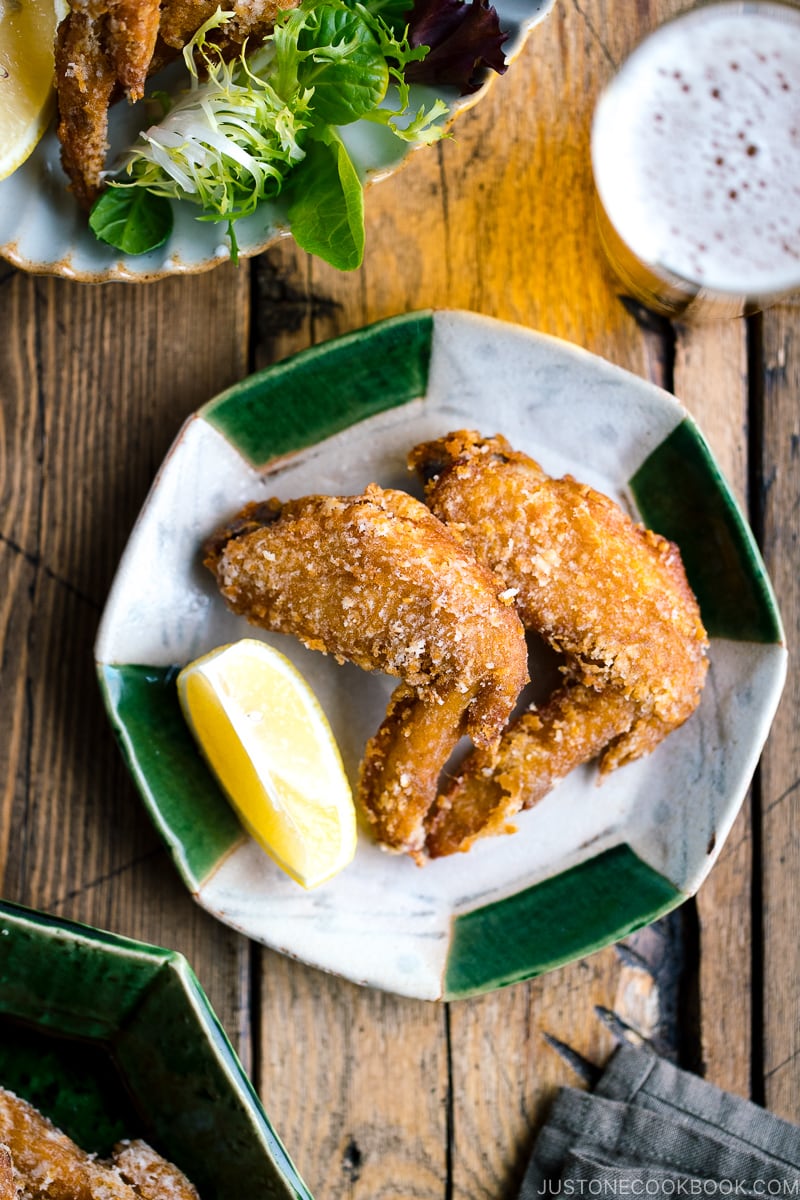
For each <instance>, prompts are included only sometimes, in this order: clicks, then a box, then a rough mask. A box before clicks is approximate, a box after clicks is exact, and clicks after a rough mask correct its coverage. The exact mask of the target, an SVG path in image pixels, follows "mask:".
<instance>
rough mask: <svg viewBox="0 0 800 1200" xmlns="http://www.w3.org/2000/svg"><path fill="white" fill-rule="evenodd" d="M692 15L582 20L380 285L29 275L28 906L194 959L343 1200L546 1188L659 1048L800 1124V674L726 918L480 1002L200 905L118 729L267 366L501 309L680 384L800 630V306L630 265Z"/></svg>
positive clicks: (302, 1153) (407, 208)
mask: <svg viewBox="0 0 800 1200" xmlns="http://www.w3.org/2000/svg"><path fill="white" fill-rule="evenodd" d="M683 7H684V4H683V0H637V3H636V4H635V5H631V4H630V3H627V2H626V0H560V3H559V4H558V5H557V7H556V10H555V11H554V13H553V14H552V16H551V17H550V18H549V19H548V21H547V22H546V23H545V24H544V25H543V26H542V27H541V28H540V29H538V30H537V31H535V33H534V34H533V36H532V37H531V39H530V42H529V44H528V47H527V48H526V50H525V51H524V53H523V54H522V56H521V57H520V58H519V59H518V61H517V62H516V63H515V64H514V66H513V68H512V70H511V71H510V72H509V73H508V75H507V76H506V77H505V78H504V79H502V80H501V81H499V82H498V84H497V85H496V86H495V87H494V88H493V89H492V90H491V92H490V93H489V95H488V96H487V97H486V98H485V99H484V100H483V101H482V102H481V104H480V105H479V106H478V107H477V108H476V109H474V110H472V111H471V112H469V113H468V114H465V115H464V116H463V117H462V118H461V120H460V121H459V123H458V125H457V126H456V130H455V136H454V138H452V139H451V140H448V141H447V142H445V143H444V144H442V145H441V146H439V147H438V148H436V149H433V150H430V151H426V152H422V153H419V154H417V155H414V156H413V158H412V160H411V161H410V162H409V164H408V165H407V166H406V167H405V169H404V170H403V171H402V172H400V173H399V174H398V175H397V176H395V177H394V178H392V179H390V180H388V181H386V182H383V183H381V184H380V185H378V186H376V187H374V188H373V189H372V190H371V192H370V194H369V198H368V205H367V207H368V218H367V235H368V250H367V255H366V259H365V262H364V266H363V267H362V268H361V270H359V271H358V272H356V273H355V274H352V275H348V276H344V275H337V274H336V273H335V272H333V271H331V270H329V269H327V268H325V267H324V266H320V265H319V264H318V263H315V262H312V261H310V260H309V259H308V258H307V257H306V256H305V255H303V254H300V253H299V252H298V251H297V250H296V249H295V248H294V246H293V244H292V243H291V242H288V241H286V242H282V243H280V244H279V245H277V246H276V247H274V248H273V249H271V250H270V251H268V252H267V253H265V254H264V255H262V256H261V257H260V258H259V259H257V260H255V261H254V262H252V263H250V264H246V265H244V266H242V267H241V268H240V269H239V270H238V271H237V270H235V269H233V268H231V267H229V266H225V267H221V268H219V269H217V270H216V271H214V272H212V273H211V274H209V275H206V276H201V277H195V278H187V279H183V280H180V279H178V280H171V281H168V282H163V283H158V284H151V285H146V286H124V285H107V286H103V287H91V286H83V285H77V284H72V283H68V282H64V281H58V280H57V281H53V280H46V279H35V278H30V277H25V276H23V275H21V274H18V273H16V272H14V271H13V270H11V269H10V268H7V267H5V266H2V265H0V328H2V329H3V331H4V336H3V338H2V339H0V638H2V648H3V649H2V658H0V694H2V697H3V705H2V714H1V715H0V777H1V778H2V789H3V790H2V807H0V871H2V885H1V889H2V895H3V896H4V897H6V898H8V899H11V900H16V901H20V902H23V903H26V904H30V905H34V906H37V907H40V908H43V909H46V910H48V911H52V912H56V913H60V914H63V915H65V916H69V917H73V918H76V919H79V920H82V921H87V922H90V923H93V924H96V925H99V926H101V927H104V928H107V929H112V930H115V931H118V932H120V933H123V934H130V935H133V936H135V937H138V938H142V939H146V940H149V941H153V942H156V943H161V944H165V945H170V946H174V947H176V948H177V949H180V950H182V951H183V952H184V953H185V954H186V955H187V956H188V957H189V959H190V960H191V962H192V964H193V965H194V967H195V969H196V971H197V973H198V975H199V977H200V979H201V981H202V983H203V984H204V986H205V988H206V990H207V992H208V993H209V996H210V998H211V1000H212V1003H213V1004H214V1006H215V1008H216V1010H217V1012H218V1014H219V1016H220V1018H221V1020H222V1022H223V1024H224V1025H225V1026H226V1028H227V1030H228V1031H229V1033H230V1035H231V1037H232V1039H233V1041H234V1043H235V1044H236V1046H237V1047H238V1049H239V1051H240V1054H241V1057H242V1060H243V1062H244V1064H245V1066H246V1068H247V1069H248V1070H249V1071H251V1073H252V1074H253V1077H254V1079H255V1081H256V1084H257V1086H258V1088H259V1090H260V1092H261V1094H262V1096H263V1098H264V1100H265V1103H266V1106H267V1109H268V1111H269V1112H270V1114H271V1116H272V1118H273V1121H274V1123H275V1125H276V1127H277V1128H278V1131H279V1132H280V1134H281V1136H282V1137H283V1138H284V1140H285V1142H286V1143H287V1145H288V1147H289V1148H290V1151H291V1153H292V1155H293V1157H294V1158H295V1161H296V1163H297V1165H298V1167H299V1169H300V1171H301V1173H302V1174H303V1176H304V1177H305V1179H306V1180H307V1182H308V1184H309V1186H310V1188H311V1190H312V1191H313V1192H314V1193H315V1194H316V1196H317V1197H318V1200H322V1198H323V1197H324V1198H325V1200H337V1198H340V1197H341V1198H344V1197H347V1198H349V1200H377V1198H378V1197H381V1198H389V1197H398V1198H399V1197H403V1198H404V1200H407V1198H409V1197H412V1196H413V1197H417V1198H420V1200H425V1198H428V1197H430V1198H433V1197H437V1198H439V1197H446V1198H448V1200H450V1198H452V1200H489V1198H499V1197H501V1196H502V1197H506V1196H509V1195H512V1194H513V1191H514V1188H515V1186H516V1185H517V1184H518V1182H519V1179H520V1176H521V1173H522V1170H523V1168H524V1164H525V1160H526V1157H527V1155H528V1153H529V1151H530V1147H531V1143H532V1139H533V1137H534V1134H535V1130H536V1127H537V1123H538V1122H539V1121H540V1120H541V1117H542V1114H543V1112H544V1111H545V1108H546V1105H547V1103H548V1102H549V1100H550V1099H551V1097H552V1095H553V1091H554V1089H555V1087H556V1086H558V1085H559V1084H562V1083H568V1084H575V1085H580V1084H581V1083H583V1082H587V1081H588V1080H589V1079H590V1078H591V1071H592V1068H593V1066H595V1065H597V1064H599V1063H602V1062H603V1060H604V1059H605V1058H606V1057H607V1055H608V1054H609V1052H610V1051H611V1049H612V1048H613V1046H614V1044H615V1040H616V1039H617V1038H620V1037H625V1038H629V1039H632V1040H634V1041H636V1040H640V1039H642V1038H644V1039H647V1040H649V1041H651V1042H653V1044H654V1045H655V1046H656V1047H657V1048H658V1049H659V1050H661V1051H663V1052H665V1053H668V1054H670V1055H671V1056H672V1057H674V1058H676V1059H677V1060H678V1061H680V1062H682V1063H684V1064H686V1065H688V1066H690V1067H693V1068H694V1069H696V1070H699V1071H702V1072H704V1073H705V1075H706V1076H707V1077H708V1078H709V1079H711V1080H714V1081H715V1082H717V1083H719V1084H721V1085H723V1086H726V1087H729V1088H731V1089H733V1090H735V1091H737V1092H739V1093H741V1094H742V1095H747V1094H750V1095H752V1096H754V1097H755V1098H756V1099H758V1100H761V1101H765V1102H766V1103H768V1104H769V1105H770V1106H771V1107H773V1108H775V1109H776V1110H777V1111H779V1112H780V1113H782V1114H783V1115H785V1116H787V1117H789V1118H792V1119H795V1120H798V1119H800V1041H799V1040H798V1039H800V1012H798V1007H799V1002H798V979H800V944H799V943H798V938H797V924H796V914H797V911H798V901H800V895H798V892H799V891H800V884H798V879H799V878H800V871H799V868H800V840H799V835H798V822H797V811H798V806H799V805H800V786H798V782H799V781H798V775H799V774H800V744H799V743H800V736H799V734H798V730H799V729H800V717H798V712H799V711H800V677H799V676H798V673H797V671H796V669H795V668H794V667H793V666H792V668H791V669H790V678H789V682H788V685H787V690H786V695H785V699H784V702H783V704H782V707H781V710H780V713H779V716H778V720H777V722H776V725H775V729H774V732H773V734H772V736H771V738H770V741H769V743H768V746H767V749H766V753H765V756H764V759H763V764H762V766H761V768H760V770H759V772H758V774H757V776H756V779H755V781H754V784H753V788H752V794H751V798H750V800H749V801H748V803H747V805H746V806H745V809H744V811H743V812H742V814H741V816H740V818H739V820H738V822H737V824H736V826H735V829H734V831H733V833H732V835H731V837H730V839H729V841H728V843H727V845H726V847H725V850H724V853H723V855H722V857H721V859H720V861H719V863H718V864H717V866H716V867H715V870H714V872H713V873H712V875H711V878H710V879H709V881H708V882H707V883H706V885H705V886H704V888H703V889H702V890H701V892H700V895H699V897H698V898H697V901H696V902H695V903H690V904H687V905H685V906H684V908H683V909H681V910H679V912H678V913H676V914H673V915H672V916H671V917H670V918H668V919H667V920H665V921H663V922H661V923H660V924H659V925H657V926H655V927H653V928H652V929H649V930H645V931H642V932H641V933H639V934H637V935H635V936H634V937H632V938H630V939H628V941H627V942H626V943H625V944H623V945H622V946H620V947H617V948H613V949H607V950H605V951H602V952H600V953H598V954H595V955H593V956H592V957H591V958H589V959H587V960H586V961H584V962H581V963H577V964H573V965H571V966H568V967H565V968H563V969H562V970H560V971H556V972H554V973H553V974H551V975H549V976H547V977H546V978H544V979H540V980H536V981H533V982H531V983H529V984H521V985H518V986H516V987H514V988H511V989H507V990H505V991H503V992H500V993H497V994H495V995H491V996H486V997H483V998H479V999H475V1000H471V1001H463V1002H460V1003H457V1004H453V1005H451V1006H442V1005H429V1004H424V1003H416V1002H412V1001H408V1000H401V999H397V998H395V997H392V996H387V995H382V994H379V993H376V992H372V991H367V990H362V989H359V988H357V987H355V986H353V985H351V984H348V983H345V982H342V981H340V980H337V979H335V978H331V977H328V976H326V975H324V974H322V973H320V972H318V971H315V970H312V969H309V968H306V967H304V966H302V965H299V964H297V963H294V962H291V961H289V960H288V959H285V958H282V957H280V956H278V955H276V954H273V953H271V952H269V951H266V950H263V949H261V948H259V947H255V946H253V945H251V944H249V943H247V942H246V941H245V940H244V939H242V938H239V937H238V936H236V935H235V934H233V933H232V932H230V931H229V930H228V929H226V928H225V927H223V926H222V925H220V924H218V923H217V922H215V921H213V920H212V919H211V918H210V917H208V916H206V915H205V914H204V913H202V912H201V911H200V910H198V909H197V908H196V907H195V906H194V904H193V903H192V901H191V899H190V898H189V896H188V894H187V893H186V891H185V889H184V888H183V885H182V884H181V883H180V882H179V880H178V878H177V876H176V874H175V872H174V870H173V868H172V866H171V864H170V861H169V860H168V858H167V855H166V853H165V852H164V850H163V849H162V848H161V846H160V843H159V841H158V839H157V837H156V834H155V833H154V831H153V829H152V828H151V826H150V824H149V822H148V820H147V818H146V816H145V814H144V811H143V808H142V806H141V804H140V802H139V800H138V798H137V796H136V794H135V792H134V789H133V786H132V784H131V783H130V781H129V779H128V777H127V775H126V772H125V769H124V767H123V765H122V761H121V758H120V756H119V754H118V751H117V749H116V746H115V744H114V742H113V739H112V737H111V734H110V732H109V730H108V728H107V725H106V721H105V718H104V715H103V712H102V706H101V702H100V698H99V695H98V692H97V687H96V684H95V680H94V673H93V665H92V642H93V638H94V634H95V630H96V627H97V622H98V618H99V613H100V611H101V607H102V604H103V601H104V597H105V595H106V592H107V589H108V586H109V583H110V580H111V577H112V574H113V570H114V566H115V563H116V561H117V558H118V556H119V554H120V552H121V550H122V547H123V545H124V543H125V540H126V538H127V535H128V532H129V530H130V527H131V524H132V522H133V520H134V518H135V515H136V513H137V511H138V509H139V506H140V504H141V502H142V500H143V498H144V496H145V493H146V490H147V488H148V486H149V483H150V481H151V479H152V477H153V474H154V472H155V470H156V469H157V466H158V464H159V462H160V461H161V458H162V456H163V454H164V452H165V451H166V449H167V447H168V446H169V444H170V442H171V440H172V438H173V436H174V434H175V433H176V431H177V429H178V427H179V426H180V424H181V422H182V420H183V418H184V417H185V416H186V415H187V414H188V413H190V412H191V411H192V410H193V409H194V408H196V407H197V406H198V405H199V404H200V403H201V402H202V401H204V400H205V399H206V398H207V397H208V396H209V395H210V394H212V393H213V392H215V391H217V390H218V389H220V388H221V387H223V386H225V385H226V384H228V383H230V382H232V381H233V380H235V379H238V378H241V377H242V376H243V375H244V374H246V373H247V372H248V370H250V369H253V368H254V367H257V366H263V365H265V364H267V363H270V362H274V361H276V360H277V359H279V358H281V357H283V356H285V355H286V354H288V353H290V352H292V351H294V350H297V349H300V348H303V347H305V346H307V345H309V344H311V343H312V342H316V341H320V340H323V339H324V338H327V337H330V336H332V335H335V334H337V333H340V332H343V331H345V330H348V329H352V328H356V327H358V326H360V325H362V324H364V323H365V322H368V321H372V320H376V319H378V318H380V317H384V316H388V315H391V314H394V313H398V312H401V311H407V310H410V309H414V308H422V307H428V306H431V305H433V306H449V307H459V308H471V309H475V310H477V311H479V312H483V313H487V314H489V315H492V316H497V317H501V318H505V319H509V320H513V321H517V322H520V323H522V324H524V325H527V326H530V327H532V328H537V329H540V330H543V331H546V332H549V333H554V334H558V335H560V336H562V337H566V338H569V339H571V340H573V341H575V342H577V343H578V344H580V345H582V346H585V347H587V348H588V349H590V350H592V351H595V352H597V353H600V354H603V355H605V356H606V357H608V358H609V359H611V360H612V361H614V362H616V363H619V364H621V365H622V366H625V367H627V368H628V369H630V370H632V371H634V372H636V373H638V374H640V375H643V376H645V377H648V378H651V379H653V380H654V381H655V382H657V383H660V384H662V385H663V386H666V387H669V388H672V389H673V390H674V391H675V392H676V393H677V394H678V395H679V396H680V397H681V398H682V399H683V400H684V401H685V402H686V404H687V405H688V407H689V408H690V410H691V411H692V412H693V413H694V414H695V415H696V416H697V418H698V419H699V420H700V422H701V424H702V425H703V427H704V429H705V430H706V432H707V434H708V437H709V439H710V441H711V443H712V446H713V447H714V449H715V451H716V453H717V455H718V456H719V458H720V460H721V462H722V464H723V466H724V468H725V470H726V472H727V474H728V476H729V478H730V479H731V481H732V483H733V486H734V488H735V490H736V491H737V493H738V494H739V496H740V497H741V498H742V500H743V501H744V502H745V503H746V504H747V505H749V511H750V515H751V519H752V522H753V525H754V528H755V530H756V533H757V535H758V536H759V537H760V538H761V539H762V542H763V546H764V550H765V554H766V558H767V561H768V564H769V566H770V569H771V571H772V576H773V580H774V582H775V585H776V588H777V591H778V595H779V599H780V602H781V605H782V609H783V616H784V620H785V624H786V629H787V636H788V639H789V644H790V647H791V646H792V645H794V644H796V642H797V641H798V633H799V632H800V597H799V595H798V576H799V574H800V547H798V530H799V528H800V524H799V521H800V519H799V518H798V513H799V512H800V471H799V470H798V466H799V465H800V416H799V414H800V407H799V406H798V394H799V393H800V308H799V307H798V306H797V305H790V304H789V305H784V306H782V307H781V308H778V309H775V310H773V311H772V312H770V313H768V314H766V315H765V316H764V317H763V318H756V319H753V320H751V321H750V322H748V323H745V322H743V321H734V322H725V323H719V324H714V325H706V326H702V327H696V328H694V329H686V328H682V327H679V326H675V327H671V326H669V325H668V324H666V323H658V322H654V321H652V320H651V319H645V318H644V317H643V315H642V314H641V313H638V312H637V311H636V310H635V309H632V308H631V306H630V305H626V304H624V303H622V302H621V300H620V298H619V296H618V289H617V286H616V284H615V282H614V280H613V279H612V278H611V276H610V275H609V273H608V271H607V269H606V268H605V266H604V263H603V261H602V259H601V257H600V253H599V249H598V244H597V240H596V238H595V236H594V228H593V223H592V198H591V184H590V171H589V163H588V135H589V123H590V117H591V112H592V108H593V104H594V101H595V98H596V96H597V93H598V90H599V89H600V88H601V87H602V85H603V83H604V82H605V80H606V79H607V78H608V77H609V75H610V74H611V72H612V71H613V69H614V67H615V65H616V64H617V63H618V62H619V61H620V60H621V58H622V57H623V56H624V55H625V54H626V52H627V51H628V50H629V49H630V48H631V47H632V46H633V44H634V43H635V42H636V40H638V38H639V37H640V36H641V35H642V34H643V33H645V32H646V31H647V30H648V29H650V28H652V27H653V26H655V25H656V24H658V23H659V22H660V21H661V20H663V19H664V18H665V17H667V16H668V15H670V14H671V13H672V12H674V11H678V10H679V9H681V8H683Z"/></svg>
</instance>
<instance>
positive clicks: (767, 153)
mask: <svg viewBox="0 0 800 1200" xmlns="http://www.w3.org/2000/svg"><path fill="white" fill-rule="evenodd" d="M592 169H593V172H594V180H595V187H596V194H597V210H598V223H599V229H600V237H601V240H602V242H603V245H604V248H605V251H606V253H607V256H608V259H609V261H610V263H611V265H612V267H613V268H614V270H615V271H616V273H617V275H618V276H619V277H620V280H621V281H622V283H623V285H624V286H625V288H626V290H627V292H628V293H629V294H630V295H631V296H633V297H634V298H636V299H637V300H639V301H641V302H642V303H643V304H644V305H646V306H647V307H648V308H650V309H653V310H654V311H656V312H659V313H662V314H664V315H666V316H670V317H681V318H682V319H691V318H700V319H702V318H706V317H715V316H739V315H741V314H745V313H749V312H754V311H757V310H758V309H760V308H764V307H766V306H767V305H769V304H772V303H774V302H775V301H777V300H778V299H780V298H781V297H783V296H785V295H787V294H789V293H791V292H794V291H796V290H798V289H800V7H798V6H797V5H795V4H790V3H784V2H782V0H723V2H721V3H709V4H703V5H700V6H699V7H697V8H694V9H692V10H691V11H689V12H686V13H684V14H682V15H681V16H679V17H676V18H675V19H674V20H672V21H668V22H667V23H666V24H664V25H662V26H661V28H660V29H657V30H656V31H655V32H654V33H653V34H651V35H650V36H649V37H647V38H645V40H644V41H643V42H642V43H641V44H640V45H639V46H638V47H637V48H636V49H635V50H634V51H633V53H632V54H631V55H630V57H629V58H628V59H627V60H626V61H625V62H624V63H623V65H622V67H621V68H620V70H619V71H618V72H617V74H616V75H615V77H614V78H613V79H612V81H611V83H610V84H609V85H608V87H607V88H606V90H605V91H604V92H603V94H602V95H601V97H600V100H599V101H598V105H597V109H596V111H595V117H594V123H593V127H592Z"/></svg>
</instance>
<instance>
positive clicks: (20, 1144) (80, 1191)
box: [0, 1088, 136, 1200]
mask: <svg viewBox="0 0 800 1200" xmlns="http://www.w3.org/2000/svg"><path fill="white" fill-rule="evenodd" d="M0 1142H2V1143H3V1145H5V1146H7V1147H8V1150H9V1152H10V1155H11V1159H12V1161H13V1165H14V1169H15V1170H16V1172H17V1174H18V1175H19V1176H20V1181H21V1183H22V1186H23V1189H24V1192H23V1194H24V1195H26V1196H29V1197H31V1200H39V1198H40V1197H41V1198H42V1200H136V1193H135V1192H134V1191H133V1190H132V1189H131V1188H130V1187H129V1186H128V1185H127V1184H126V1183H124V1182H123V1181H122V1180H121V1179H120V1177H119V1175H118V1174H117V1172H116V1171H115V1170H114V1169H113V1168H111V1167H108V1166H104V1165H103V1164H102V1163H100V1162H96V1161H95V1159H94V1157H93V1156H92V1155H90V1154H87V1153H86V1151H84V1150H81V1149H80V1147H79V1146H76V1145H75V1143H74V1142H73V1141H72V1139H71V1138H69V1137H67V1135H66V1134H65V1133H62V1132H61V1130H60V1129H56V1127H55V1125H53V1124H52V1122H51V1121H48V1119H47V1117H45V1116H43V1115H42V1113H40V1112H39V1111H38V1109H36V1108H34V1107H33V1105H32V1104H29V1103H28V1101H27V1100H23V1099H22V1098H21V1097H19V1096H15V1095H14V1093H13V1092H9V1091H6V1089H5V1088H0Z"/></svg>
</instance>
